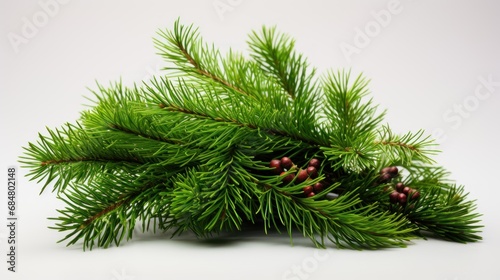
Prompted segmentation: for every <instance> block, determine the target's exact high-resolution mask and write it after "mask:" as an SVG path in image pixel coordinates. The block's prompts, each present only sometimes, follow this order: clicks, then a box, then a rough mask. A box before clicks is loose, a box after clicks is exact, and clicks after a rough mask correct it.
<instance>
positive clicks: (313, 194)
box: [307, 192, 316, 197]
mask: <svg viewBox="0 0 500 280" xmlns="http://www.w3.org/2000/svg"><path fill="white" fill-rule="evenodd" d="M315 195H316V194H315V193H314V192H310V193H308V194H307V197H311V196H315Z"/></svg>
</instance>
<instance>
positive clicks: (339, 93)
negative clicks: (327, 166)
mask: <svg viewBox="0 0 500 280" xmlns="http://www.w3.org/2000/svg"><path fill="white" fill-rule="evenodd" d="M367 84H368V82H367V81H366V80H365V79H364V78H363V77H362V76H358V77H357V78H356V79H355V80H354V82H352V83H351V81H350V72H344V71H339V72H337V73H336V74H335V73H332V72H330V73H329V74H328V75H327V76H326V77H325V78H324V79H323V89H324V91H325V96H326V104H325V108H324V110H325V114H326V119H327V121H328V122H329V125H328V127H327V129H328V130H330V131H329V135H330V139H329V140H330V143H331V144H330V146H329V147H328V146H327V147H323V148H322V149H323V150H324V153H325V155H326V156H327V157H328V158H329V159H330V160H332V161H333V162H334V163H333V165H332V166H333V168H335V169H337V168H340V167H343V168H344V169H347V170H354V171H360V170H365V169H367V168H372V167H373V162H374V161H375V159H376V158H377V157H378V155H379V153H380V151H379V150H378V149H377V148H376V147H375V144H374V142H375V135H376V134H375V133H376V131H377V128H378V125H379V123H380V122H381V121H382V118H383V116H384V113H381V114H376V108H377V107H376V106H374V105H372V101H371V100H368V101H365V102H363V100H362V99H363V97H365V96H366V95H367V93H368V90H367V89H366V87H367Z"/></svg>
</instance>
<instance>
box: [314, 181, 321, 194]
mask: <svg viewBox="0 0 500 280" xmlns="http://www.w3.org/2000/svg"><path fill="white" fill-rule="evenodd" d="M313 189H314V191H315V192H317V193H319V192H321V191H322V190H323V184H322V183H319V182H318V183H316V184H314V186H313Z"/></svg>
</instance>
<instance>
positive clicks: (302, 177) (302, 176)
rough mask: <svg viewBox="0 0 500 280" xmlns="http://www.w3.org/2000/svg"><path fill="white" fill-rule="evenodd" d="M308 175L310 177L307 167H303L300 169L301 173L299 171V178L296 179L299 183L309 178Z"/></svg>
mask: <svg viewBox="0 0 500 280" xmlns="http://www.w3.org/2000/svg"><path fill="white" fill-rule="evenodd" d="M307 177H309V176H308V175H307V171H306V170H305V169H301V170H299V173H297V178H296V179H295V180H296V181H297V183H302V182H304V181H305V180H306V179H307Z"/></svg>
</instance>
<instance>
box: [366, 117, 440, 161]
mask: <svg viewBox="0 0 500 280" xmlns="http://www.w3.org/2000/svg"><path fill="white" fill-rule="evenodd" d="M375 144H376V145H378V146H379V147H380V149H381V151H382V155H383V158H382V160H383V161H387V162H391V163H393V164H398V165H403V166H406V165H411V164H410V162H411V161H419V162H423V163H433V162H434V161H433V160H432V158H431V156H433V155H435V154H436V153H437V152H438V151H437V150H435V149H432V148H434V147H435V146H436V143H434V141H433V140H432V139H430V136H424V131H423V130H419V131H417V132H416V133H413V132H408V133H406V134H404V135H401V136H399V135H396V134H394V133H393V132H392V130H391V129H390V128H389V127H388V126H383V127H382V128H381V129H380V131H379V140H377V141H375Z"/></svg>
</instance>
